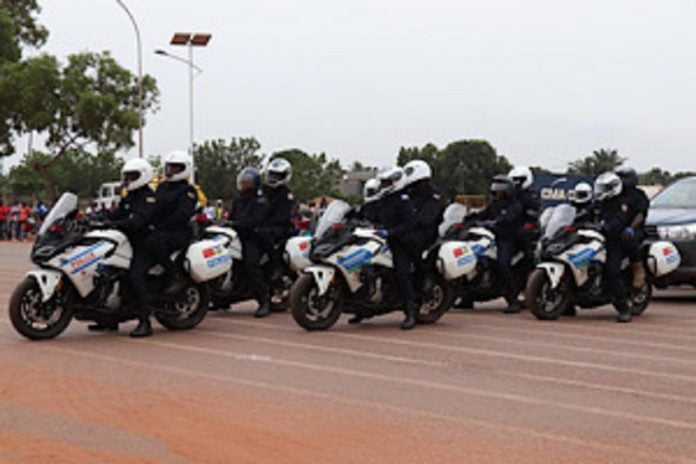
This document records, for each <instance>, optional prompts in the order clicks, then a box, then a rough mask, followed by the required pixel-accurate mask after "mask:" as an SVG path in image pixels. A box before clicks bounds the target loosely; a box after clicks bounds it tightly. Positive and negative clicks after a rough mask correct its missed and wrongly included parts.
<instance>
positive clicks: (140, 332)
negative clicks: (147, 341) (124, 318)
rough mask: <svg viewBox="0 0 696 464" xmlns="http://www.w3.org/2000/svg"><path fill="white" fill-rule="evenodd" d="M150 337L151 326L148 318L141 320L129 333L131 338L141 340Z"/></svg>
mask: <svg viewBox="0 0 696 464" xmlns="http://www.w3.org/2000/svg"><path fill="white" fill-rule="evenodd" d="M150 335H152V325H150V318H149V317H147V318H141V319H140V322H139V323H138V327H136V328H135V330H134V331H132V332H131V333H130V336H131V337H133V338H143V337H149V336H150Z"/></svg>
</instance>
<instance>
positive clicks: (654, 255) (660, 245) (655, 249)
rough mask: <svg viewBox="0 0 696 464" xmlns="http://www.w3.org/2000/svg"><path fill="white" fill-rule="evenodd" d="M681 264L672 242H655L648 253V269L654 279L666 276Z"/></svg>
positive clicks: (677, 251)
mask: <svg viewBox="0 0 696 464" xmlns="http://www.w3.org/2000/svg"><path fill="white" fill-rule="evenodd" d="M680 264H681V256H680V255H679V250H677V247H675V246H674V244H673V243H672V242H666V241H662V242H655V243H653V244H652V245H650V250H649V251H648V269H649V270H650V272H651V273H652V274H653V275H654V276H655V277H662V276H666V275H667V274H669V273H671V272H673V271H675V270H676V269H677V268H678V267H679V265H680Z"/></svg>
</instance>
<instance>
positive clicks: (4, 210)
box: [0, 198, 10, 240]
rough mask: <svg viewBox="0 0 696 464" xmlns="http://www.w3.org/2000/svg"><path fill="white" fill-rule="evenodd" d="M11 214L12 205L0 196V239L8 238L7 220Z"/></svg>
mask: <svg viewBox="0 0 696 464" xmlns="http://www.w3.org/2000/svg"><path fill="white" fill-rule="evenodd" d="M9 216H10V207H9V206H7V205H6V204H5V202H4V200H3V199H2V198H0V240H5V238H7V236H8V234H7V221H8V218H9Z"/></svg>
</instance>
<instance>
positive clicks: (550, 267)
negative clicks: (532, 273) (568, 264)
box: [537, 262, 565, 289]
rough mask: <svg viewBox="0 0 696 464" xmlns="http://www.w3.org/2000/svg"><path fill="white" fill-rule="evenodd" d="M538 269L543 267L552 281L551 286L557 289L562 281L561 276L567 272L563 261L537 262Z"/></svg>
mask: <svg viewBox="0 0 696 464" xmlns="http://www.w3.org/2000/svg"><path fill="white" fill-rule="evenodd" d="M537 269H543V270H544V272H546V275H547V276H548V278H549V282H551V288H552V289H555V288H556V287H558V284H560V283H561V277H563V273H564V272H565V266H564V265H563V264H561V263H554V262H546V263H539V264H537Z"/></svg>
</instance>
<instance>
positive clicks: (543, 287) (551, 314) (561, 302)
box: [524, 269, 570, 321]
mask: <svg viewBox="0 0 696 464" xmlns="http://www.w3.org/2000/svg"><path fill="white" fill-rule="evenodd" d="M550 285H551V281H550V280H549V278H548V276H547V275H546V272H545V271H544V270H543V269H536V270H534V271H533V272H532V273H531V274H530V276H529V282H528V283H527V288H526V289H525V293H524V299H525V302H526V304H527V307H528V308H529V310H530V311H531V313H532V314H534V316H535V317H536V318H537V319H539V320H540V321H555V320H556V319H558V318H559V317H561V316H562V315H563V314H564V313H565V312H566V310H567V309H568V305H569V304H570V296H569V295H568V291H567V290H566V291H564V289H563V288H559V289H557V290H556V292H557V293H559V295H560V297H559V298H558V299H557V300H556V301H555V302H553V303H552V305H551V306H549V303H547V300H546V296H547V292H548V291H549V290H550ZM562 285H563V283H562V282H561V283H560V284H559V286H562Z"/></svg>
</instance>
